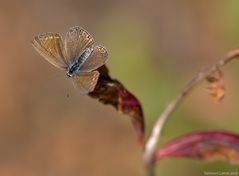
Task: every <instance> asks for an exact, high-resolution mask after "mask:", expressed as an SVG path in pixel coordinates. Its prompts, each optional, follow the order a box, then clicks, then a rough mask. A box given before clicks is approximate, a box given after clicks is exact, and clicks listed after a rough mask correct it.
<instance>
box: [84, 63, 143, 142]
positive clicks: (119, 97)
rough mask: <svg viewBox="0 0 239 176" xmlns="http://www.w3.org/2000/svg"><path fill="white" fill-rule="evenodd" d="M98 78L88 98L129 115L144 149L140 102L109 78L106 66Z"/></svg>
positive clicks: (100, 70) (101, 68)
mask: <svg viewBox="0 0 239 176" xmlns="http://www.w3.org/2000/svg"><path fill="white" fill-rule="evenodd" d="M98 71H99V72H100V77H99V79H98V82H97V85H96V87H95V89H94V91H93V92H91V93H89V96H91V97H93V98H96V99H98V100H99V101H100V102H102V103H103V104H110V105H112V106H114V107H115V108H116V110H117V111H119V112H121V113H124V114H126V115H129V116H130V117H131V120H132V122H133V126H134V128H135V130H136V133H137V138H138V142H139V144H140V145H141V146H142V147H144V116H143V111H142V108H141V104H140V102H139V101H138V100H137V98H136V97H135V96H134V95H133V94H131V93H130V92H129V91H128V90H127V89H126V88H125V87H124V86H123V85H122V84H121V83H120V82H119V81H117V80H115V79H112V78H111V77H110V76H109V71H108V69H107V67H106V66H102V67H100V68H99V69H98Z"/></svg>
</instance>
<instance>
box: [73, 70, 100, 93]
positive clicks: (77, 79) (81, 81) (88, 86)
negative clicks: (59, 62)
mask: <svg viewBox="0 0 239 176" xmlns="http://www.w3.org/2000/svg"><path fill="white" fill-rule="evenodd" d="M98 77H99V72H98V71H93V72H90V73H81V74H78V75H76V76H74V77H73V78H72V79H73V84H74V86H75V87H77V88H79V90H80V94H82V95H85V94H88V93H89V92H92V91H93V90H94V88H95V86H96V83H97V80H98Z"/></svg>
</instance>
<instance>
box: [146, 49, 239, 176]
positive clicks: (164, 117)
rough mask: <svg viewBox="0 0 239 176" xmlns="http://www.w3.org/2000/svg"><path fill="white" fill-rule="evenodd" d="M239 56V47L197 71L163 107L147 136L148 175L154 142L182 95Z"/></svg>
mask: <svg viewBox="0 0 239 176" xmlns="http://www.w3.org/2000/svg"><path fill="white" fill-rule="evenodd" d="M236 57H239V49H235V50H233V51H231V52H229V53H228V54H227V55H226V57H225V58H223V59H221V60H219V61H218V62H217V63H215V64H214V65H212V66H211V67H209V68H207V69H205V70H203V71H201V72H199V73H198V74H197V75H196V76H195V77H194V78H193V79H192V80H191V81H190V82H189V83H188V84H187V85H186V86H185V87H184V88H183V90H182V91H181V92H180V93H179V94H178V95H177V96H176V97H175V98H174V99H173V100H172V101H171V102H170V103H169V104H168V106H167V107H166V108H165V109H164V111H163V112H162V114H161V115H160V116H159V118H158V120H157V122H156V123H155V125H154V127H153V130H152V133H151V135H150V136H149V138H148V140H147V142H146V146H145V152H144V161H145V163H146V165H147V169H148V175H149V176H154V175H155V172H154V162H153V159H154V158H153V157H154V152H155V149H156V144H157V142H158V140H159V138H160V136H161V133H162V130H163V128H164V126H165V123H166V122H167V120H168V119H169V117H170V115H171V114H172V113H173V112H174V111H175V109H176V108H177V107H178V106H179V104H180V103H181V102H182V101H183V100H184V97H185V96H186V95H188V93H190V92H191V91H192V90H193V89H194V88H195V87H196V86H197V85H198V84H199V83H200V82H202V81H203V80H205V79H206V78H207V77H208V76H210V75H212V74H213V73H215V72H216V71H217V70H218V69H219V68H220V67H222V66H224V65H225V64H227V63H228V62H230V61H231V60H232V59H234V58H236Z"/></svg>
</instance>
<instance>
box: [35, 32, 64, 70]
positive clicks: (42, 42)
mask: <svg viewBox="0 0 239 176" xmlns="http://www.w3.org/2000/svg"><path fill="white" fill-rule="evenodd" d="M32 45H33V47H34V48H35V49H36V50H37V52H38V53H39V54H40V55H41V56H43V57H44V58H45V59H46V60H47V61H48V62H50V63H51V64H52V65H54V66H56V67H57V68H60V69H66V68H67V63H66V61H65V52H64V47H63V42H62V39H61V36H60V35H59V34H56V33H43V34H40V35H38V36H36V37H34V39H33V40H32Z"/></svg>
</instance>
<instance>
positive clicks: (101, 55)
mask: <svg viewBox="0 0 239 176" xmlns="http://www.w3.org/2000/svg"><path fill="white" fill-rule="evenodd" d="M107 59H108V52H107V50H106V48H105V47H103V46H94V47H93V51H92V53H91V55H90V56H89V57H88V58H87V59H86V60H85V62H84V63H83V65H82V66H81V68H80V72H90V71H93V70H95V69H97V68H99V67H101V66H102V65H104V64H105V62H106V61H107Z"/></svg>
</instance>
